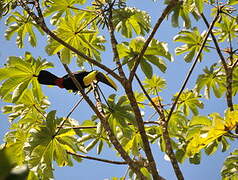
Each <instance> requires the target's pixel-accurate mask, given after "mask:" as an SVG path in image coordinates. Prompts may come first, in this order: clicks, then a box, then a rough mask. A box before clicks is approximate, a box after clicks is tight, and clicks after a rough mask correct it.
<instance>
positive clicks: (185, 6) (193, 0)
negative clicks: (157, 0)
mask: <svg viewBox="0 0 238 180" xmlns="http://www.w3.org/2000/svg"><path fill="white" fill-rule="evenodd" d="M169 3H170V1H168V0H166V1H165V4H169ZM203 7H204V0H185V1H183V2H182V3H178V4H177V5H176V6H175V7H174V8H173V10H172V11H171V12H172V13H173V14H172V18H171V23H172V26H174V27H178V26H179V18H182V20H183V27H185V28H187V29H189V28H191V18H190V14H191V15H192V16H193V18H194V19H196V20H198V19H199V18H200V16H199V13H198V12H200V13H201V12H202V11H203Z"/></svg>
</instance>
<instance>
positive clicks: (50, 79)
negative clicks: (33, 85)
mask: <svg viewBox="0 0 238 180" xmlns="http://www.w3.org/2000/svg"><path fill="white" fill-rule="evenodd" d="M57 79H60V78H59V77H57V76H55V75H54V74H52V73H50V72H48V71H46V70H41V71H40V73H39V75H38V77H37V80H38V82H39V83H40V84H45V85H56V84H55V82H56V80H57Z"/></svg>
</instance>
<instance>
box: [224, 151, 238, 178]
mask: <svg viewBox="0 0 238 180" xmlns="http://www.w3.org/2000/svg"><path fill="white" fill-rule="evenodd" d="M237 164H238V150H237V149H235V150H234V151H233V152H232V153H231V154H230V155H229V156H228V157H227V158H226V160H225V161H224V164H223V167H222V169H221V175H222V179H223V180H228V179H231V180H233V179H234V180H235V179H237V178H238V174H237V171H238V166H237Z"/></svg>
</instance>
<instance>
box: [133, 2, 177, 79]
mask: <svg viewBox="0 0 238 180" xmlns="http://www.w3.org/2000/svg"><path fill="white" fill-rule="evenodd" d="M177 3H178V0H170V2H169V4H168V5H167V7H166V8H165V9H164V11H163V13H162V14H161V16H160V17H159V19H158V20H157V22H156V24H155V26H154V28H153V30H152V31H151V33H150V35H149V37H148V38H147V40H146V41H145V44H144V46H143V48H142V49H141V52H140V54H139V55H137V56H136V57H135V58H134V60H135V64H134V66H133V68H132V70H131V73H130V76H129V81H130V82H132V80H133V78H134V76H135V73H136V70H137V68H138V66H139V64H140V60H141V58H142V57H143V56H144V54H145V51H146V49H147V48H148V46H149V43H150V42H151V40H152V39H153V37H154V35H155V33H156V32H157V30H158V28H159V27H160V25H161V23H162V22H163V20H164V19H165V18H166V17H167V15H168V14H169V12H170V11H171V10H172V9H173V8H174V6H176V5H177Z"/></svg>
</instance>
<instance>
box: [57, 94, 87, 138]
mask: <svg viewBox="0 0 238 180" xmlns="http://www.w3.org/2000/svg"><path fill="white" fill-rule="evenodd" d="M82 100H83V98H80V99H79V101H78V102H77V103H76V104H75V105H74V106H73V108H72V109H71V110H70V112H69V113H68V115H67V116H66V118H65V119H64V120H63V121H62V122H61V124H60V126H59V128H58V129H57V131H56V132H55V135H54V136H57V134H58V133H59V131H60V130H61V129H62V127H63V126H64V124H65V122H66V121H67V120H68V119H69V117H70V115H71V114H72V113H73V112H74V110H75V109H76V108H77V107H78V105H79V104H80V103H81V102H82Z"/></svg>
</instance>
